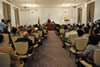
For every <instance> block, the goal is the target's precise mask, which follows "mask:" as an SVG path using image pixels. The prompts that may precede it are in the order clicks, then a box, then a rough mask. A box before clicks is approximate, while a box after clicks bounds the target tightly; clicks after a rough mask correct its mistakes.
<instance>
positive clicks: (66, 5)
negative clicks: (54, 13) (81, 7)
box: [60, 4, 78, 7]
mask: <svg viewBox="0 0 100 67" xmlns="http://www.w3.org/2000/svg"><path fill="white" fill-rule="evenodd" d="M76 5H78V4H61V5H60V6H61V7H72V6H76Z"/></svg>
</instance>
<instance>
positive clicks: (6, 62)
mask: <svg viewBox="0 0 100 67" xmlns="http://www.w3.org/2000/svg"><path fill="white" fill-rule="evenodd" d="M10 64H11V61H10V56H9V54H5V53H0V67H11V66H10Z"/></svg>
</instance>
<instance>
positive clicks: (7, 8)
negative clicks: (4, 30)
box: [2, 2, 12, 27]
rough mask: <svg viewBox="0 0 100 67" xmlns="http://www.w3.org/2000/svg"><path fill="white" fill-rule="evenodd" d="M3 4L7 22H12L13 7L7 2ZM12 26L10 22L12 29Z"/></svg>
mask: <svg viewBox="0 0 100 67" xmlns="http://www.w3.org/2000/svg"><path fill="white" fill-rule="evenodd" d="M2 4H3V14H4V19H5V20H11V6H10V5H9V4H7V3H5V2H2ZM11 26H12V24H11V22H10V27H11Z"/></svg>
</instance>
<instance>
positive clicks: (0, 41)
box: [0, 34, 4, 44]
mask: <svg viewBox="0 0 100 67" xmlns="http://www.w3.org/2000/svg"><path fill="white" fill-rule="evenodd" d="M3 39H4V36H3V35H1V34H0V44H1V43H2V42H3Z"/></svg>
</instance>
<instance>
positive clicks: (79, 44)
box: [75, 38, 88, 51]
mask: <svg viewBox="0 0 100 67" xmlns="http://www.w3.org/2000/svg"><path fill="white" fill-rule="evenodd" d="M87 44H88V39H87V38H83V39H77V40H76V41H75V45H76V50H78V51H84V50H85V49H86V47H87Z"/></svg>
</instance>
